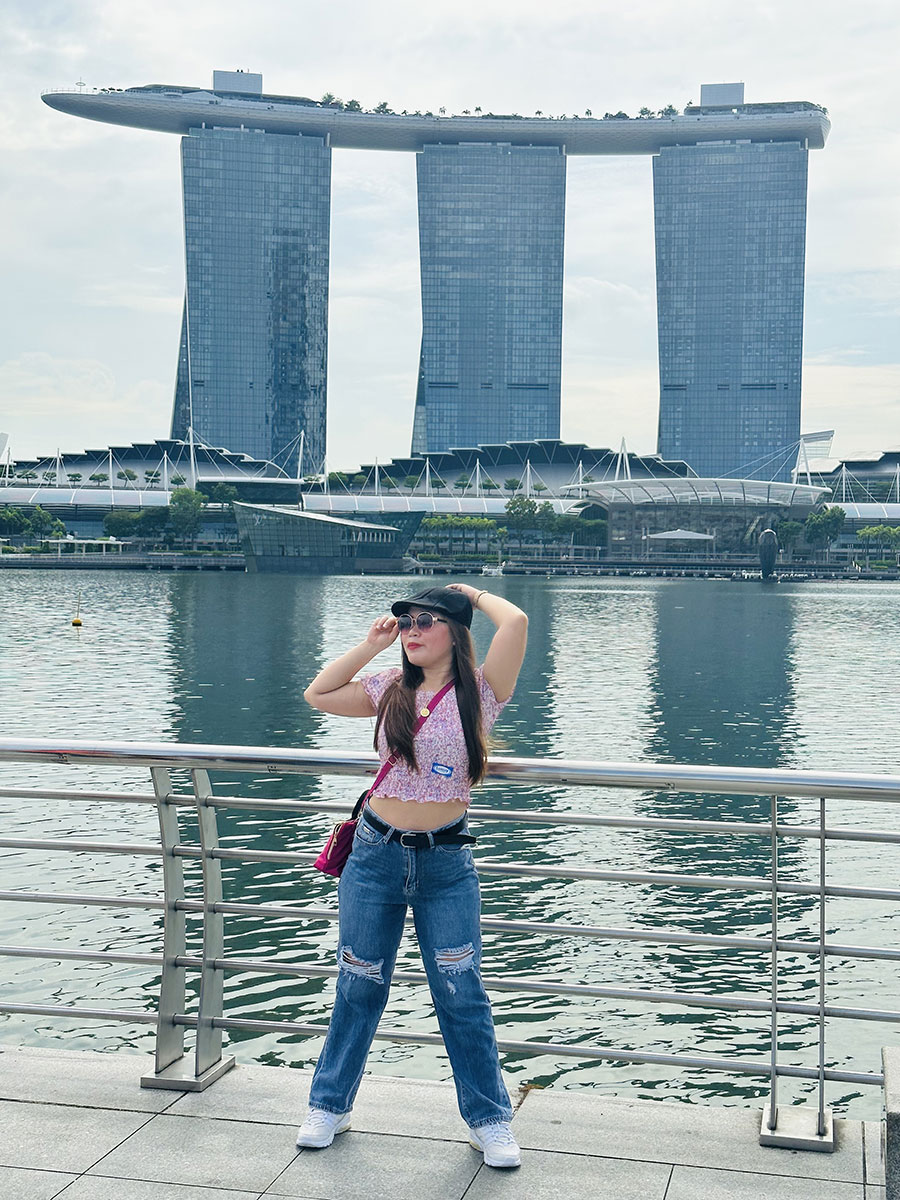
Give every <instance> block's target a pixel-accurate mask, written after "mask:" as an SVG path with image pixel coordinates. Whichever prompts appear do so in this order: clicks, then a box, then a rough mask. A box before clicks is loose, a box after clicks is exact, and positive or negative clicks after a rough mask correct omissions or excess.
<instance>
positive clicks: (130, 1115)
mask: <svg viewBox="0 0 900 1200" xmlns="http://www.w3.org/2000/svg"><path fill="white" fill-rule="evenodd" d="M152 1120H153V1117H152V1116H149V1115H148V1114H147V1113H134V1112H124V1113H120V1112H110V1111H104V1112H103V1116H102V1119H98V1115H97V1112H96V1111H95V1110H94V1109H90V1108H74V1107H72V1106H69V1105H63V1104H32V1103H23V1102H21V1101H17V1100H0V1130H2V1137H0V1166H4V1167H28V1168H37V1169H39V1170H46V1171H64V1172H67V1173H71V1174H73V1175H80V1174H81V1173H82V1172H83V1171H86V1170H87V1169H88V1167H90V1166H92V1165H93V1164H94V1163H95V1162H97V1160H98V1159H100V1158H102V1157H103V1156H104V1155H105V1154H108V1153H109V1152H110V1150H112V1149H114V1147H116V1146H118V1145H119V1143H120V1142H123V1141H124V1140H125V1138H127V1137H129V1136H130V1135H131V1134H133V1133H134V1132H135V1131H136V1130H138V1129H140V1127H141V1126H142V1125H145V1124H146V1123H147V1122H148V1121H152Z"/></svg>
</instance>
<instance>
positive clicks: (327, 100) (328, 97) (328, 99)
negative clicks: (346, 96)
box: [319, 92, 334, 104]
mask: <svg viewBox="0 0 900 1200" xmlns="http://www.w3.org/2000/svg"><path fill="white" fill-rule="evenodd" d="M333 101H334V92H326V93H325V95H324V96H323V97H322V99H321V100H320V101H319V103H320V104H331V103H333Z"/></svg>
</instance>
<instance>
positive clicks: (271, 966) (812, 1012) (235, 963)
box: [0, 947, 900, 1023]
mask: <svg viewBox="0 0 900 1200" xmlns="http://www.w3.org/2000/svg"><path fill="white" fill-rule="evenodd" d="M2 953H3V949H2V947H0V954H2ZM178 965H179V966H182V965H193V964H192V963H188V962H187V960H179V963H178ZM212 965H213V966H214V967H215V969H216V970H217V971H251V972H254V973H256V974H263V975H291V976H298V977H300V978H309V979H333V978H336V977H337V976H338V975H339V973H340V971H339V968H338V967H321V966H305V965H302V964H293V963H280V962H266V961H265V960H264V959H262V960H261V959H244V958H216V959H213V963H212ZM391 978H392V979H394V980H397V981H399V982H400V983H415V984H424V983H427V982H428V976H427V975H426V974H425V973H424V971H402V970H401V971H396V970H395V971H394V973H393V975H392V977H391ZM482 982H483V983H484V986H485V987H486V988H488V989H490V990H492V991H496V992H530V993H534V994H536V995H540V996H584V997H588V998H593V999H603V1000H630V1001H634V1002H636V1003H640V1002H646V1003H648V1004H678V1005H683V1006H685V1007H688V1008H715V1009H724V1010H728V1011H734V1012H759V1013H766V1014H768V1013H770V1012H771V1011H772V1004H771V1001H770V1000H754V999H753V998H752V997H750V996H745V997H741V998H739V999H733V1000H731V999H728V998H726V997H724V996H716V995H710V994H706V993H703V992H660V991H656V990H655V989H652V988H621V987H611V986H609V985H606V984H591V983H542V982H541V981H540V980H539V979H522V978H518V977H513V978H512V979H509V978H506V977H504V976H502V975H483V976H482ZM776 1008H777V1010H778V1011H779V1012H784V1013H793V1014H795V1015H797V1016H810V1017H818V1015H819V1006H818V1005H817V1004H804V1003H802V1002H801V1001H791V1000H784V1001H779V1002H778V1003H777V1005H776ZM825 1016H826V1017H840V1018H843V1019H847V1020H856V1021H884V1022H886V1023H894V1022H897V1023H900V1012H895V1011H894V1010H892V1009H868V1008H838V1007H835V1006H833V1005H827V1004H826V1006H825Z"/></svg>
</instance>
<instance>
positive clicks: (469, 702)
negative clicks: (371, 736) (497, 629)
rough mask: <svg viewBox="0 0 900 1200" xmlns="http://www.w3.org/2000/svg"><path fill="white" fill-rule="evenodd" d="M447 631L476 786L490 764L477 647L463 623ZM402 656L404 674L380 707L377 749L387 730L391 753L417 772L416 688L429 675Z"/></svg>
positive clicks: (449, 624) (471, 777)
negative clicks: (479, 687) (478, 675)
mask: <svg viewBox="0 0 900 1200" xmlns="http://www.w3.org/2000/svg"><path fill="white" fill-rule="evenodd" d="M447 628H448V629H449V630H450V640H451V643H452V650H453V659H452V668H453V676H454V679H455V680H456V703H457V705H458V706H459V717H460V721H461V722H462V728H463V734H464V735H465V739H466V754H467V757H468V760H469V762H468V773H469V783H470V784H471V785H474V784H476V783H480V782H481V780H482V779H483V778H484V772H485V767H486V765H487V745H486V742H485V737H484V730H483V729H482V726H481V693H480V692H479V690H478V681H477V679H476V678H475V644H474V642H473V641H472V635H471V634H470V633H469V631H468V629H466V627H465V625H461V624H460V623H459V621H448V622H447ZM401 653H402V656H403V674H402V675H401V676H400V678H399V679H396V680H395V681H394V682H393V683H392V684H390V686H389V687H388V688H387V689H386V691H385V693H384V695H383V696H382V698H381V703H380V704H379V705H378V719H377V720H376V722H375V746H376V749H377V747H378V733H379V731H380V730H381V728H382V727H383V728H384V736H385V739H386V741H387V744H388V749H389V750H390V751H391V753H392V754H396V755H397V757H398V758H401V759H403V761H404V762H405V763H406V764H407V766H409V767H410V768H411V769H412V770H413V771H418V769H419V764H418V763H417V762H416V747H415V741H414V738H413V730H414V728H415V724H416V717H417V713H416V688H419V687H421V686H422V681H423V680H424V678H425V672H424V671H423V670H422V668H421V667H417V666H416V665H415V664H414V663H411V662H410V661H409V659H408V658H407V657H406V651H405V650H403V649H402V647H401ZM442 703H443V701H442Z"/></svg>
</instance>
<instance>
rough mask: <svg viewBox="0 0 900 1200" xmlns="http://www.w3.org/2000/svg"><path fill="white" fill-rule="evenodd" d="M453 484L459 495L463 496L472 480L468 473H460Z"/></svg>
mask: <svg viewBox="0 0 900 1200" xmlns="http://www.w3.org/2000/svg"><path fill="white" fill-rule="evenodd" d="M453 486H454V487H455V488H456V489H457V490H458V491H459V493H460V495H463V496H464V495H465V493H466V489H467V488H470V487H471V486H472V480H471V479H470V478H469V476H468V475H460V476H458V477H457V480H456V483H454V485H453Z"/></svg>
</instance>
